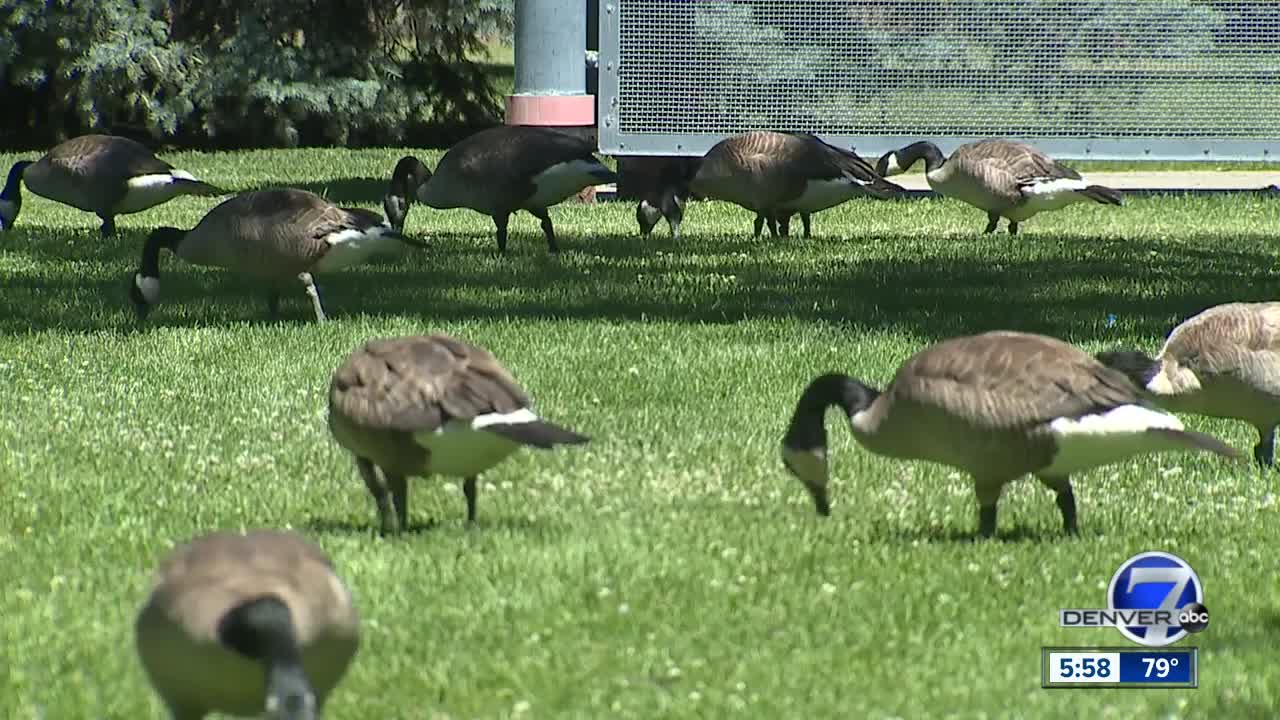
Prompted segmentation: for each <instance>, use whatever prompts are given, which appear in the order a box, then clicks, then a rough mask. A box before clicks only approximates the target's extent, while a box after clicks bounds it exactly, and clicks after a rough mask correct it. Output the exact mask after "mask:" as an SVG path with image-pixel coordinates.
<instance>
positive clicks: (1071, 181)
mask: <svg viewBox="0 0 1280 720" xmlns="http://www.w3.org/2000/svg"><path fill="white" fill-rule="evenodd" d="M921 158H923V159H924V168H925V180H927V181H928V183H929V187H931V188H933V190H934V192H937V193H939V194H941V195H945V196H947V197H950V198H955V199H956V200H960V201H961V202H965V203H968V204H970V205H972V206H974V207H976V208H978V209H979V210H986V211H987V228H986V229H985V230H983V232H984V233H990V232H995V230H996V225H998V224H999V223H1000V218H1001V217H1006V218H1009V234H1011V235H1016V234H1018V223H1020V222H1023V221H1025V220H1029V219H1031V218H1032V217H1033V216H1035V215H1037V214H1039V213H1042V212H1047V211H1051V210H1058V209H1061V208H1064V207H1066V206H1068V205H1071V204H1074V203H1078V202H1085V201H1088V200H1092V201H1093V202H1098V203H1103V204H1106V205H1120V204H1122V202H1123V201H1122V199H1121V195H1120V193H1119V192H1117V191H1115V190H1112V189H1111V188H1109V187H1103V186H1101V185H1090V184H1089V182H1088V181H1087V180H1085V179H1084V178H1082V177H1080V173H1078V172H1076V171H1075V170H1072V169H1071V168H1069V167H1067V166H1066V165H1063V164H1062V163H1059V162H1058V161H1056V160H1054V159H1053V158H1051V157H1049V156H1048V155H1045V154H1044V153H1042V152H1040V151H1039V150H1037V149H1035V148H1034V147H1032V146H1030V145H1028V144H1026V143H1021V142H1016V141H1014V140H1005V139H1001V138H993V139H988V140H979V141H978V142H973V143H968V144H966V145H961V146H960V147H958V148H956V150H955V152H953V153H951V157H950V158H944V157H943V155H942V151H941V150H939V149H938V146H937V145H934V144H933V143H931V142H928V141H922V142H917V143H912V144H911V145H908V146H906V147H904V148H902V149H900V150H892V151H890V152H887V153H885V154H884V155H882V156H880V160H879V161H877V163H876V169H877V170H879V172H880V173H881V174H882V175H885V176H886V177H892V176H894V175H897V174H899V173H903V172H906V171H907V170H909V169H910V168H911V166H912V165H914V164H915V163H916V161H917V160H920V159H921Z"/></svg>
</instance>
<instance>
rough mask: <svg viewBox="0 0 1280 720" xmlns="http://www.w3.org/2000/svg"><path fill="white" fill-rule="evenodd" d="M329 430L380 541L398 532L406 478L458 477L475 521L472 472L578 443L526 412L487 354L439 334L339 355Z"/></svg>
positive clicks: (525, 403) (404, 517)
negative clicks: (523, 451) (347, 455)
mask: <svg viewBox="0 0 1280 720" xmlns="http://www.w3.org/2000/svg"><path fill="white" fill-rule="evenodd" d="M329 430H330V431H331V432H332V433H333V437H334V439H335V440H337V442H338V444H339V445H341V446H343V447H344V448H346V449H347V450H349V451H351V453H352V454H353V455H354V456H355V461H356V467H357V468H358V469H359V471H360V476H361V477H362V478H363V479H364V482H365V485H366V486H367V487H368V488H369V493H370V494H371V495H373V499H374V502H375V503H376V506H377V509H378V519H379V520H380V521H381V525H382V533H383V534H384V535H385V534H390V533H394V532H396V528H397V527H398V528H399V530H400V531H401V532H403V531H404V530H406V529H407V528H408V523H409V507H408V501H409V494H408V484H407V481H406V478H407V477H410V476H418V477H425V476H428V475H446V476H450V477H461V478H463V485H462V489H463V493H464V494H465V495H466V500H467V522H469V523H470V522H475V519H476V476H478V475H479V474H480V473H482V472H484V471H486V470H488V469H489V468H492V467H493V466H495V465H497V464H498V463H499V462H501V461H503V460H505V459H506V458H507V457H508V456H509V455H511V454H512V453H513V452H515V451H516V450H517V449H518V448H520V447H521V446H531V447H537V448H543V449H549V448H552V447H554V446H556V445H565V444H580V443H585V442H587V440H588V438H586V437H585V436H582V435H579V434H578V433H575V432H572V431H569V430H566V429H564V428H562V427H560V426H558V425H554V424H552V423H549V422H547V421H545V420H542V419H541V418H539V417H538V416H537V415H535V414H534V413H533V411H532V410H530V409H529V398H528V396H527V395H525V392H524V390H522V389H521V388H520V386H519V385H517V384H516V381H515V379H514V378H513V377H512V376H511V374H510V373H509V372H507V370H506V369H505V368H503V367H502V365H500V364H499V363H498V361H497V360H496V359H495V358H494V357H493V355H491V354H490V353H489V352H488V351H486V350H484V349H482V348H479V347H476V346H475V345H471V344H469V343H466V342H463V341H461V340H457V339H455V338H452V337H449V336H447V335H440V334H436V335H427V336H410V337H400V338H391V339H378V340H371V341H369V342H367V343H365V345H364V346H363V347H361V348H359V349H358V350H356V351H355V352H353V353H352V354H351V355H350V356H349V357H347V359H346V360H345V361H344V362H343V364H342V365H341V366H340V367H339V368H338V369H337V371H336V372H335V373H334V375H333V380H332V382H331V383H330V386H329ZM378 471H381V474H382V478H383V479H384V480H385V483H384V482H383V480H380V479H379V478H378ZM388 488H389V489H390V492H391V495H390V498H388V495H387V491H388ZM391 502H394V505H395V515H394V516H393V515H392V508H391V504H390V503H391Z"/></svg>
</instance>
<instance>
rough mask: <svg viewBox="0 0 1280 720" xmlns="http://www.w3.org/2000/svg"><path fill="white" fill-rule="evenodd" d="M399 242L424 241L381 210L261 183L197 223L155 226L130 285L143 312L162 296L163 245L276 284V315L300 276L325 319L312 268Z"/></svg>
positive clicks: (334, 265)
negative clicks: (285, 288) (403, 230)
mask: <svg viewBox="0 0 1280 720" xmlns="http://www.w3.org/2000/svg"><path fill="white" fill-rule="evenodd" d="M400 243H406V244H410V245H417V243H415V242H413V241H411V240H409V239H408V238H406V237H405V236H404V235H401V234H400V233H398V232H396V231H395V230H392V229H391V226H390V225H389V224H387V222H386V221H384V220H383V219H382V216H381V215H378V213H376V212H373V211H371V210H363V209H360V208H341V207H338V206H336V205H334V204H332V203H330V202H329V201H328V200H325V199H324V198H322V197H320V196H319V195H316V194H315V193H310V192H307V191H305V190H295V189H292V188H283V189H273V190H259V191H256V192H247V193H242V194H240V195H237V196H235V197H233V198H231V199H229V200H225V201H223V202H222V203H221V204H219V205H218V206H217V207H215V208H214V209H212V210H210V211H209V212H208V214H206V215H205V216H204V218H203V219H201V220H200V222H199V223H198V224H196V226H195V227H194V228H192V229H190V230H181V229H178V228H173V227H162V228H156V229H155V230H154V231H152V233H151V235H150V237H148V238H147V244H146V245H145V246H144V247H143V249H142V265H141V268H140V269H139V270H138V273H137V274H136V275H135V276H134V279H133V282H132V283H131V284H130V287H129V299H130V300H132V301H133V305H134V308H135V309H136V310H137V312H138V316H139V317H140V318H145V317H146V315H147V313H148V311H149V310H150V307H151V305H153V304H155V302H156V301H157V300H158V299H159V297H160V250H161V248H168V249H169V250H170V251H172V252H173V254H174V255H177V256H178V257H180V258H182V259H183V260H185V261H187V262H189V263H191V264H193V265H206V266H211V267H220V268H225V269H227V270H233V271H236V272H240V273H244V274H246V275H249V276H251V277H254V278H256V279H258V280H261V281H264V282H266V283H268V284H269V285H270V288H271V289H270V291H269V293H268V296H267V307H268V310H269V311H270V314H271V316H272V317H275V316H276V314H277V313H278V311H279V306H280V292H281V288H282V286H284V285H285V284H287V283H292V282H301V283H302V286H303V289H305V290H306V293H307V295H308V296H310V297H311V303H312V305H313V306H314V308H315V312H316V320H318V321H320V322H323V321H324V320H325V314H324V308H323V307H322V306H321V304H320V293H319V291H318V290H317V289H316V285H315V281H314V279H313V278H312V276H311V274H312V273H313V272H328V271H332V270H340V269H342V268H345V267H349V266H351V265H356V264H358V263H361V262H363V261H364V260H365V259H367V258H368V257H369V256H370V255H373V254H375V253H379V252H388V251H391V250H393V249H397V248H399V247H400Z"/></svg>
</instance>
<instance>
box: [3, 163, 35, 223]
mask: <svg viewBox="0 0 1280 720" xmlns="http://www.w3.org/2000/svg"><path fill="white" fill-rule="evenodd" d="M30 165H31V161H30V160H19V161H18V162H16V163H14V164H13V167H11V168H9V177H8V179H6V180H5V183H4V190H0V232H3V231H5V230H11V229H12V228H13V224H14V223H16V222H17V221H18V212H19V211H20V210H22V174H23V173H24V172H26V171H27V168H28V167H29V166H30Z"/></svg>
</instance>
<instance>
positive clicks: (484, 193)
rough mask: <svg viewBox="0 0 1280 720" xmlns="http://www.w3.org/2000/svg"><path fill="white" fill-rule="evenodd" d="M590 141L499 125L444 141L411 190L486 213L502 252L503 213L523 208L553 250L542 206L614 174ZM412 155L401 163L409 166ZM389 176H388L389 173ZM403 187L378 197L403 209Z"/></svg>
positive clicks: (427, 199) (433, 202)
mask: <svg viewBox="0 0 1280 720" xmlns="http://www.w3.org/2000/svg"><path fill="white" fill-rule="evenodd" d="M594 153H595V148H594V147H593V146H592V144H591V143H589V142H586V141H584V140H580V139H578V138H574V137H570V136H568V135H566V134H564V133H562V132H558V131H556V130H552V129H550V128H543V127H529V126H524V125H502V126H499V127H494V128H489V129H488V130H482V131H480V132H478V133H476V134H474V135H472V136H470V137H468V138H466V139H465V140H463V141H462V142H460V143H458V144H457V145H454V146H453V147H451V148H449V150H448V151H447V152H446V153H445V154H444V157H442V158H440V163H439V164H438V165H436V170H435V173H434V174H429V177H427V179H426V181H425V182H423V183H422V184H421V185H418V186H417V187H416V192H415V193H413V196H416V199H417V200H418V201H419V202H421V203H424V204H426V205H428V206H430V207H433V208H436V209H438V210H448V209H450V208H459V207H464V208H470V209H472V210H475V211H476V212H479V213H483V214H485V215H488V216H490V217H492V218H493V224H494V226H495V227H496V228H497V234H498V251H499V252H502V253H505V252H506V251H507V221H508V220H509V219H510V217H511V213H513V212H515V211H517V210H527V211H528V212H529V213H530V214H531V215H533V216H534V217H536V218H538V219H539V220H541V221H542V232H543V234H544V235H546V238H547V248H548V250H550V251H551V252H553V253H558V252H560V246H559V245H558V244H557V243H556V234H555V228H554V227H553V226H552V224H551V216H550V215H549V214H547V208H548V207H549V206H551V205H555V204H557V203H559V202H562V201H564V200H565V199H567V198H569V197H571V196H573V195H575V194H577V193H578V192H579V191H581V190H582V189H583V188H585V187H587V186H588V185H597V184H600V183H609V182H616V181H617V179H618V176H617V175H616V174H615V173H614V172H613V171H612V170H610V169H609V168H607V167H605V166H604V164H603V163H601V162H600V160H598V159H597V158H596V156H595V154H594ZM419 165H421V163H420V162H418V161H417V160H416V159H415V158H413V157H412V156H408V162H406V159H404V158H402V159H401V161H400V163H399V164H397V166H396V167H397V168H400V167H401V166H404V167H406V173H407V172H408V170H407V169H408V168H416V167H417V166H419ZM393 180H394V177H393ZM408 189H410V188H408V187H397V186H396V183H394V182H393V183H392V184H391V186H390V187H389V188H388V190H387V195H388V199H387V200H386V201H385V202H386V203H395V204H398V205H402V206H403V207H404V209H405V212H406V213H407V212H408V208H409V206H410V204H411V195H408V194H406V195H404V196H401V195H399V193H401V192H405V191H406V190H408Z"/></svg>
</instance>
